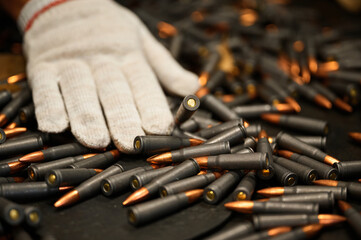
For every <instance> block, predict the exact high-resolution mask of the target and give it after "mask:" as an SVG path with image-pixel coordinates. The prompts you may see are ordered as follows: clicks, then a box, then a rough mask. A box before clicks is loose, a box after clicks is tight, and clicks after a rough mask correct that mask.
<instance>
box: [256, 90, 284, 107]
mask: <svg viewBox="0 0 361 240" xmlns="http://www.w3.org/2000/svg"><path fill="white" fill-rule="evenodd" d="M257 93H258V96H259V97H260V98H261V99H262V100H263V101H265V102H267V103H268V104H271V105H274V104H278V103H280V102H281V100H282V97H281V96H280V95H279V94H276V93H274V92H273V91H271V90H270V89H268V88H266V87H264V86H258V88H257Z"/></svg>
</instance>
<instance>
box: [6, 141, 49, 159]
mask: <svg viewBox="0 0 361 240" xmlns="http://www.w3.org/2000/svg"><path fill="white" fill-rule="evenodd" d="M44 141H45V139H44V137H43V136H29V137H22V138H19V139H11V141H10V140H9V141H6V142H4V143H3V144H0V157H5V156H9V155H18V154H21V153H28V152H31V151H35V150H39V149H42V148H43V147H44Z"/></svg>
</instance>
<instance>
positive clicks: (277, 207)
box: [224, 201, 318, 214]
mask: <svg viewBox="0 0 361 240" xmlns="http://www.w3.org/2000/svg"><path fill="white" fill-rule="evenodd" d="M224 206H225V207H226V208H227V209H230V210H233V211H236V212H241V213H249V214H251V213H267V214H268V213H273V214H289V213H291V214H292V213H295V214H296V213H298V214H301V213H302V214H303V213H307V214H317V213H318V204H315V203H290V202H269V201H267V202H257V201H235V202H228V203H225V204H224Z"/></svg>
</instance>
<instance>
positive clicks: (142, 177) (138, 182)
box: [128, 166, 173, 190]
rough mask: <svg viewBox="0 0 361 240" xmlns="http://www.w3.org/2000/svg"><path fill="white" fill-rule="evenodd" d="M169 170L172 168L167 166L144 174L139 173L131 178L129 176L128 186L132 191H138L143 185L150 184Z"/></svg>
mask: <svg viewBox="0 0 361 240" xmlns="http://www.w3.org/2000/svg"><path fill="white" fill-rule="evenodd" d="M171 169H173V166H167V167H162V168H158V169H150V170H148V171H145V172H144V171H143V172H140V173H136V174H134V175H133V176H130V178H129V181H128V185H130V187H131V188H132V189H133V190H138V189H139V188H141V187H143V186H144V185H147V184H148V183H150V182H151V181H152V180H153V179H154V178H157V177H159V176H162V175H163V174H164V173H166V172H168V171H169V170H171Z"/></svg>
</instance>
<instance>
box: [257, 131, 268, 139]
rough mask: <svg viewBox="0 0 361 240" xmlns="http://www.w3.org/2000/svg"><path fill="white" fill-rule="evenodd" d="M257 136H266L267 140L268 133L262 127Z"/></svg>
mask: <svg viewBox="0 0 361 240" xmlns="http://www.w3.org/2000/svg"><path fill="white" fill-rule="evenodd" d="M258 138H267V140H268V134H267V132H266V130H264V129H262V130H261V131H260V132H259V134H258Z"/></svg>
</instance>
